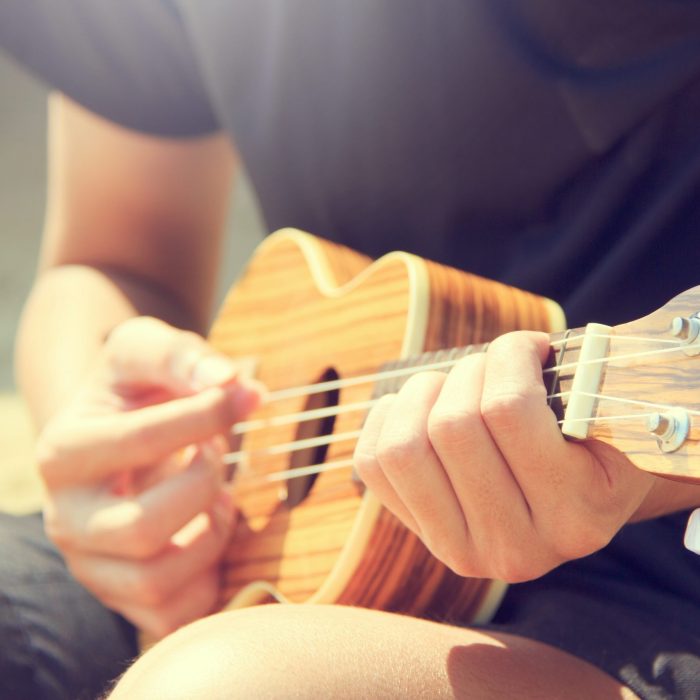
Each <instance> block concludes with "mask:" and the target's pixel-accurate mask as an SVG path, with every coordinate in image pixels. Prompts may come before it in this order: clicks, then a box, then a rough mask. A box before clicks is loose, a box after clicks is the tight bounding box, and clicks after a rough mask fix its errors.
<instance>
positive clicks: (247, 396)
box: [224, 379, 267, 420]
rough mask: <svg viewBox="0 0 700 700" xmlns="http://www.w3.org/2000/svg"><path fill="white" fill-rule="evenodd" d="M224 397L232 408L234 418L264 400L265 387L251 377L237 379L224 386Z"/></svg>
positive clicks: (244, 414)
mask: <svg viewBox="0 0 700 700" xmlns="http://www.w3.org/2000/svg"><path fill="white" fill-rule="evenodd" d="M224 390H225V392H226V397H227V399H228V401H229V402H230V405H231V406H232V408H233V417H234V420H238V419H240V418H243V417H245V416H247V415H248V414H249V413H252V412H253V411H254V410H255V409H256V408H258V407H259V406H260V405H261V404H262V403H263V402H264V400H265V399H264V396H265V394H266V393H267V390H266V389H265V387H264V386H263V385H262V384H261V383H260V382H258V381H255V380H252V379H239V380H237V381H234V382H231V383H229V384H228V385H227V386H225V387H224Z"/></svg>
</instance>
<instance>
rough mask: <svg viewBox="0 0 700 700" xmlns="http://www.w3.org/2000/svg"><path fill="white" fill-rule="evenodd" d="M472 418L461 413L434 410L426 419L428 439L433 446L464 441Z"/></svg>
mask: <svg viewBox="0 0 700 700" xmlns="http://www.w3.org/2000/svg"><path fill="white" fill-rule="evenodd" d="M472 419H473V416H470V415H469V414H468V413H466V412H463V411H446V410H437V409H434V410H433V411H431V413H430V416H429V417H428V437H429V439H430V442H431V443H433V444H434V445H445V444H447V445H452V444H455V443H457V444H459V443H461V442H462V441H463V440H464V439H465V435H466V432H467V427H468V425H469V423H470V422H471V421H472Z"/></svg>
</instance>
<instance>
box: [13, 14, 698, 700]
mask: <svg viewBox="0 0 700 700" xmlns="http://www.w3.org/2000/svg"><path fill="white" fill-rule="evenodd" d="M699 30H700V9H698V8H696V7H695V5H694V4H693V3H681V2H676V3H668V2H663V3H662V2H660V0H638V2H635V3H634V5H632V4H631V3H628V2H624V0H614V1H613V2H610V1H609V0H608V2H606V3H603V2H601V1H599V0H586V1H585V2H584V1H583V0H571V2H568V3H564V4H562V3H561V2H554V0H551V1H550V0H541V1H540V2H534V1H532V2H523V3H517V4H516V3H509V2H506V0H488V2H487V1H486V0H473V1H472V2H461V1H457V0H448V1H447V2H443V3H439V4H436V3H428V2H423V1H421V0H401V2H391V1H390V0H384V1H383V2H376V1H372V2H370V1H369V0H366V1H363V0H356V1H354V2H352V3H346V2H340V1H339V0H336V1H335V2H334V1H329V0H323V2H314V1H313V0H306V1H305V2H295V1H294V0H285V1H284V2H280V1H275V0H267V1H261V2H256V3H244V2H236V1H235V0H230V1H229V2H227V3H185V2H179V1H174V2H166V0H158V1H156V0H153V1H152V2H149V3H143V2H141V1H140V0H122V1H121V2H120V3H94V2H87V0H65V1H64V2H63V3H61V4H60V6H50V5H48V4H47V3H42V2H40V1H39V0H6V2H4V3H3V4H2V5H1V6H0V45H2V46H3V47H4V48H5V49H6V50H7V51H9V52H10V53H11V54H13V55H14V56H15V57H16V58H18V59H19V60H20V61H21V62H22V63H24V64H25V65H26V66H27V67H28V68H29V69H30V70H32V71H34V72H35V73H37V74H38V75H39V76H40V77H42V78H43V79H44V80H45V81H47V82H48V83H49V84H50V85H52V86H53V87H54V88H56V89H57V90H59V91H61V92H62V93H63V96H58V97H54V98H53V99H52V100H51V106H50V111H51V126H50V148H49V157H50V169H49V197H48V210H47V223H46V231H45V240H44V245H43V248H42V255H41V265H40V272H39V275H38V277H37V281H36V283H35V285H34V289H33V291H32V294H31V297H30V299H29V301H28V302H27V306H26V309H25V312H24V316H23V321H22V326H21V329H20V333H19V339H18V350H17V362H18V376H19V378H20V384H21V386H22V390H23V392H24V394H25V396H26V397H27V399H28V401H29V404H30V406H31V408H32V411H33V413H34V416H35V419H36V422H37V425H38V426H39V430H40V436H39V441H38V459H39V463H40V467H41V469H42V473H43V476H44V479H45V481H46V484H47V490H48V494H47V502H46V507H45V512H44V525H45V527H46V530H47V532H48V535H49V537H50V539H51V540H52V541H53V543H55V546H56V547H57V548H58V550H56V549H54V545H52V544H50V543H49V541H48V540H46V539H45V538H44V536H43V535H42V533H41V522H40V518H39V516H33V517H31V518H29V519H20V520H16V519H11V518H9V517H3V519H2V521H1V523H0V524H1V526H2V535H1V537H2V543H3V551H4V552H9V554H8V555H7V556H3V559H4V560H5V561H9V562H10V565H9V566H8V565H3V566H2V567H0V590H1V591H2V596H0V600H1V601H2V614H1V615H0V620H2V630H1V632H0V634H1V635H2V638H3V652H2V654H0V657H1V660H0V671H2V672H1V673H0V683H2V684H3V686H4V690H3V693H4V696H7V697H32V698H41V697H49V696H50V697H54V698H58V697H78V696H80V695H81V694H82V695H83V696H90V695H95V694H97V693H99V692H101V690H102V688H103V686H104V684H105V682H106V681H107V680H108V679H109V678H112V677H114V676H116V675H117V674H118V673H119V672H120V671H121V670H123V669H124V668H125V667H126V665H127V663H128V660H129V659H130V658H131V657H132V656H134V655H135V654H136V651H137V650H136V643H135V634H134V628H135V627H136V628H139V629H143V630H146V631H148V632H150V633H152V634H155V635H156V636H161V637H165V639H164V641H163V642H161V643H160V644H158V645H156V646H155V647H154V648H153V650H151V651H150V652H149V653H147V654H146V655H145V656H144V657H143V658H142V659H141V660H140V661H138V662H137V663H136V664H135V665H134V666H133V667H132V668H131V670H130V671H129V672H128V673H127V674H126V676H125V677H124V679H123V681H122V682H121V683H120V684H119V685H118V686H117V688H116V689H115V691H114V697H115V698H122V697H129V698H136V697H168V698H179V697H188V698H189V697H207V698H214V697H231V696H236V695H240V696H242V697H257V696H261V697H275V696H277V697H288V696H290V695H295V696H300V697H317V696H335V695H341V696H344V695H347V696H358V697H360V696H362V697H382V696H395V695H396V696H398V695H401V696H407V697H443V696H445V697H447V696H460V697H480V698H481V697H483V698H488V697H503V696H522V697H567V698H574V697H582V698H591V697H596V698H597V697H601V698H602V697H633V696H635V695H636V696H638V697H641V698H668V697H673V698H694V697H698V691H699V689H700V632H698V625H697V619H698V613H699V609H700V608H699V606H700V594H699V593H698V591H699V590H700V585H698V584H700V563H699V562H698V560H697V558H696V556H695V555H694V554H693V553H691V552H689V551H687V550H686V549H684V547H683V542H682V536H683V527H684V524H685V521H686V519H687V513H686V512H684V511H685V510H686V509H688V508H692V507H694V506H696V505H698V503H699V502H700V491H699V489H698V487H697V486H694V485H689V484H682V483H677V482H671V481H668V480H662V479H660V478H657V477H653V476H650V475H649V474H646V473H642V472H638V471H636V470H634V469H633V468H632V467H631V466H630V464H629V463H628V462H627V461H626V460H624V459H622V458H620V457H618V456H616V455H613V454H612V453H611V452H610V451H608V450H604V449H603V448H601V447H600V446H596V445H594V444H586V445H580V444H573V443H569V442H566V441H565V440H564V438H563V437H562V436H561V434H560V433H559V432H558V431H557V429H556V425H555V421H554V419H553V417H552V414H551V413H548V412H547V411H548V409H546V406H545V405H544V402H543V400H542V399H543V389H542V383H541V367H542V361H543V355H544V353H545V343H544V340H543V337H542V336H540V335H536V334H527V333H520V334H509V335H507V336H504V337H503V338H502V339H500V340H499V341H496V342H495V343H494V344H493V345H492V346H491V348H490V349H489V351H488V352H487V353H486V354H485V355H479V356H474V357H471V358H469V359H467V360H465V361H464V362H461V363H459V364H458V365H457V366H456V367H455V369H454V370H453V371H451V372H450V373H449V374H448V375H447V376H443V375H437V374H433V373H425V374H420V375H417V376H416V377H415V378H414V379H413V380H412V381H410V382H408V383H407V384H406V386H405V388H404V389H402V390H401V391H400V392H399V394H398V396H395V397H389V398H388V399H387V400H385V401H383V402H381V403H380V404H379V405H378V406H377V407H376V408H375V409H373V411H372V412H371V413H370V414H369V416H368V419H367V423H366V426H365V429H364V431H363V434H362V437H361V439H360V442H359V444H358V451H357V467H358V471H359V472H360V474H361V476H362V477H363V478H364V479H365V480H366V482H367V483H368V485H369V486H370V487H371V488H372V489H373V490H375V492H376V493H377V494H378V495H379V496H380V498H381V499H382V500H383V501H384V503H385V504H386V505H387V507H389V508H390V509H391V510H392V511H394V512H395V513H396V514H397V515H398V516H399V517H400V518H401V519H402V520H403V521H404V522H405V523H406V525H407V526H408V527H411V528H413V529H414V530H416V531H417V532H419V533H420V534H421V536H422V537H423V539H424V541H425V542H426V544H427V545H428V547H429V548H431V549H432V551H433V552H434V553H435V554H436V556H438V557H439V558H441V559H443V560H444V561H446V562H447V563H448V564H449V565H450V566H452V567H453V568H454V569H455V570H456V571H458V572H459V573H461V574H464V575H485V576H496V577H504V578H505V579H507V580H509V581H512V582H514V585H512V586H511V587H510V588H509V592H508V593H507V595H506V598H505V599H504V601H503V604H502V606H501V608H500V609H499V610H498V611H497V613H496V616H495V618H494V620H493V621H492V622H491V623H490V624H489V625H487V626H485V627H483V628H481V629H474V628H470V627H468V626H467V625H466V624H462V625H459V624H458V623H459V621H451V622H453V623H457V624H447V623H446V622H443V623H437V622H429V621H425V620H417V619H412V618H407V617H396V616H393V615H390V614H388V613H382V612H374V611H363V610H356V609H351V608H334V607H285V606H264V607H262V608H255V609H248V610H243V611H239V612H236V613H225V614H221V615H214V616H212V617H207V618H205V619H203V620H199V621H197V622H194V624H192V625H186V623H189V622H191V621H192V620H197V619H198V618H201V617H202V616H204V615H206V614H207V613H208V612H210V611H211V609H212V606H213V605H214V601H215V599H216V595H217V586H218V580H217V562H218V560H219V558H220V556H221V551H222V547H223V543H224V541H225V539H226V537H227V534H228V532H229V531H230V528H231V527H233V525H232V519H233V517H232V510H233V504H231V503H230V502H229V501H228V500H227V497H226V496H225V494H224V493H222V489H221V486H220V470H221V467H220V453H219V451H218V446H217V440H216V436H217V435H218V434H219V433H221V432H222V431H223V430H225V429H227V428H228V427H229V426H230V425H231V424H232V423H234V422H235V421H237V420H240V419H241V418H243V417H244V416H246V415H247V414H248V413H249V412H250V410H252V409H253V408H254V407H255V405H256V404H257V402H258V401H260V397H261V392H262V391H263V389H262V388H261V387H260V386H258V385H257V384H256V383H255V382H254V381H252V380H250V379H246V378H245V377H244V376H243V374H242V373H241V372H240V371H239V369H238V368H237V365H236V364H235V362H233V361H231V360H229V359H227V358H224V357H221V356H219V355H217V354H216V353H215V352H214V351H213V350H212V349H211V348H210V347H209V346H208V345H207V343H206V342H205V341H204V340H203V339H202V337H201V335H200V334H201V333H203V332H204V331H205V329H206V326H207V324H208V322H209V315H210V305H211V299H212V279H213V278H214V273H215V267H216V260H217V255H218V248H219V243H220V233H219V232H220V230H221V225H222V219H223V216H224V211H225V205H226V197H227V193H228V191H229V189H230V182H231V178H232V175H233V173H234V171H235V169H236V165H237V163H238V162H239V161H242V162H244V163H245V165H246V167H247V168H248V171H249V173H250V176H251V179H252V181H253V183H254V186H255V188H256V191H257V193H258V196H259V199H260V202H261V207H262V210H263V214H264V217H265V222H266V225H267V227H268V228H269V229H270V230H273V229H276V228H279V227H282V226H295V227H298V228H301V229H304V230H308V231H311V232H314V233H316V234H318V235H322V236H324V237H327V238H331V239H333V240H336V241H339V242H342V243H344V244H347V245H349V246H350V247H352V248H355V249H357V250H360V251H362V252H364V253H366V254H368V255H372V256H377V255H380V254H382V253H384V252H387V251H389V250H392V249H396V248H400V249H405V250H410V251H412V252H414V253H417V254H420V255H422V256H424V257H428V258H432V259H434V260H437V261H439V262H444V263H447V264H450V265H452V266H455V267H459V268H462V269H468V270H470V271H473V272H477V273H479V274H482V275H484V276H487V277H491V278H496V279H500V280H502V281H505V282H508V283H510V284H514V285H515V286H518V287H522V288H526V289H529V290H531V291H534V292H536V293H538V294H542V295H545V296H549V297H552V298H554V299H557V300H558V301H559V302H560V303H561V304H562V306H563V307H564V309H565V310H566V313H567V316H568V320H569V322H570V324H571V325H573V326H579V325H582V324H583V323H585V322H586V321H589V320H597V321H600V322H603V323H619V322H621V321H626V320H630V319H632V318H635V317H638V316H641V315H642V314H643V313H646V312H648V311H650V310H652V309H654V308H656V307H658V306H659V305H660V304H662V303H664V302H665V301H666V300H667V299H668V298H670V297H672V296H673V295H674V294H676V293H678V292H680V291H682V290H683V289H685V288H688V287H691V286H693V285H694V284H695V283H696V282H697V269H698V255H699V254H698V247H697V245H694V243H695V226H696V222H697V221H698V213H699V211H698V207H699V206H700V202H698V200H697V197H696V192H697V185H698V184H699V180H700V148H699V146H700V143H699V141H698V139H699V137H698V134H697V117H698V112H699V111H700V100H699V98H700V82H699V81H698V77H699V76H698V72H699V71H700V44H699V43H698V41H697V37H698V31H699ZM640 282H641V284H640ZM47 348H50V349H51V351H50V352H47V351H46V349H47ZM506 436H507V438H506ZM407 446H408V447H410V448H411V449H410V450H409V449H407ZM183 448H186V449H183ZM417 455H419V456H420V458H418V457H417ZM125 474H129V475H130V476H129V477H125V476H124V475H125ZM488 494H498V497H497V498H493V497H488ZM59 551H60V555H59V553H58V552H59ZM77 581H79V582H80V584H82V586H80V585H78V583H77ZM183 625H186V626H184V627H182V626H183ZM180 627H182V629H179V630H178V631H177V632H174V633H173V634H170V633H171V632H173V630H176V629H178V628H180ZM6 640H9V641H6ZM88 660H89V661H88Z"/></svg>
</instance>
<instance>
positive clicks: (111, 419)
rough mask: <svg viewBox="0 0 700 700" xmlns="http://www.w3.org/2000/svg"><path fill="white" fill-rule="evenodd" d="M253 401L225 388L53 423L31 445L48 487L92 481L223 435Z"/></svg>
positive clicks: (249, 395) (234, 386)
mask: <svg viewBox="0 0 700 700" xmlns="http://www.w3.org/2000/svg"><path fill="white" fill-rule="evenodd" d="M258 400H259V395H258V394H255V393H251V392H249V391H248V390H247V389H246V388H244V387H243V386H242V385H240V384H231V385H228V386H226V387H215V388H211V389H207V390H205V391H202V392H201V393H199V394H195V395H193V396H187V397H184V398H179V399H173V400H172V401H167V402H165V403H161V404H158V405H156V406H148V407H146V408H140V409H136V410H133V411H127V412H125V413H114V414H112V413H110V414H107V415H103V416H96V417H91V418H87V419H85V420H83V421H75V420H73V421H71V422H70V424H69V425H65V422H63V423H57V424H55V425H53V426H50V427H49V428H47V429H46V430H45V431H44V434H43V435H42V438H41V440H40V442H39V445H38V446H37V459H38V462H39V467H40V469H41V473H42V476H43V477H44V479H45V480H46V482H47V483H48V484H49V486H50V487H52V488H58V487H61V486H65V485H68V484H74V483H95V482H97V481H100V480H102V479H104V478H105V477H107V476H110V475H112V474H115V473H121V472H123V471H124V470H125V469H137V468H143V467H147V466H150V465H152V464H154V463H155V462H159V461H161V460H163V459H165V458H166V457H167V456H168V455H169V454H171V453H173V452H175V451H177V450H179V449H181V448H182V447H185V446H186V445H190V444H193V443H197V442H204V441H205V440H209V439H210V438H212V437H214V436H215V435H217V434H219V433H225V432H227V431H228V430H230V428H231V426H232V425H233V424H234V423H235V422H236V421H237V420H239V419H242V418H244V417H245V416H246V415H247V414H248V413H249V412H250V411H252V410H253V409H254V408H255V406H256V405H257V402H258Z"/></svg>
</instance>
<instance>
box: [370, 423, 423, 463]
mask: <svg viewBox="0 0 700 700" xmlns="http://www.w3.org/2000/svg"><path fill="white" fill-rule="evenodd" d="M427 452H428V441H427V436H425V435H423V434H422V433H421V432H420V431H418V430H415V431H410V432H407V433H406V434H404V435H398V434H393V435H388V436H382V437H380V439H379V442H378V443H377V460H378V461H379V464H380V465H381V466H382V467H384V468H386V469H390V470H392V471H393V472H401V471H404V470H405V469H407V468H408V467H409V466H410V465H412V464H414V463H416V462H418V461H422V460H423V458H424V457H425V455H426V454H427Z"/></svg>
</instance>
